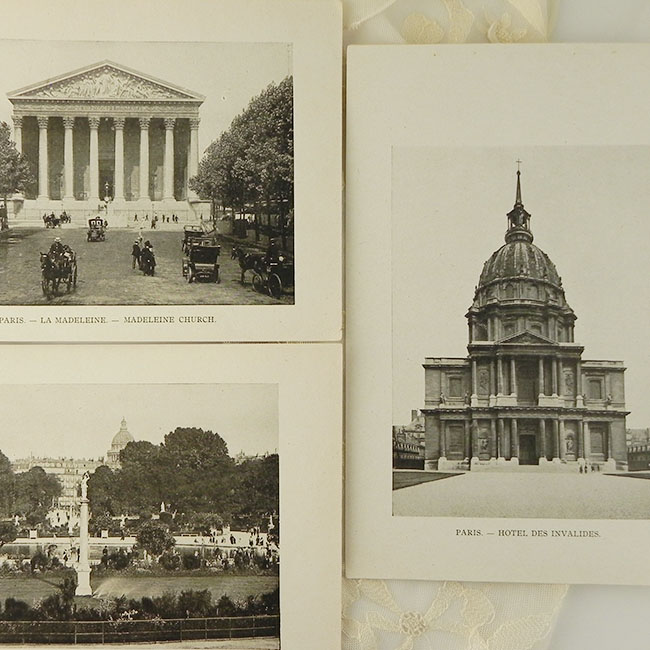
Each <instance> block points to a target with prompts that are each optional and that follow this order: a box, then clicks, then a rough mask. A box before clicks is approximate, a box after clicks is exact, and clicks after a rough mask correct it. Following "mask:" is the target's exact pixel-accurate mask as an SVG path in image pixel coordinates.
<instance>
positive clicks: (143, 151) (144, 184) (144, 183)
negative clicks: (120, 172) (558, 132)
mask: <svg viewBox="0 0 650 650" xmlns="http://www.w3.org/2000/svg"><path fill="white" fill-rule="evenodd" d="M138 122H139V123H140V198H141V199H149V122H150V118H148V117H141V118H140V119H139V120H138Z"/></svg>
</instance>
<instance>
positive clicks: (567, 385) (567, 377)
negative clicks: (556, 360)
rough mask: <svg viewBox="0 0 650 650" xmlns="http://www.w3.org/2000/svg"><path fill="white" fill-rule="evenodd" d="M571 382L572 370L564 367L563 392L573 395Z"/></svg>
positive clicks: (572, 382) (572, 379)
mask: <svg viewBox="0 0 650 650" xmlns="http://www.w3.org/2000/svg"><path fill="white" fill-rule="evenodd" d="M573 384H574V377H573V370H571V368H566V369H565V370H564V394H565V395H573Z"/></svg>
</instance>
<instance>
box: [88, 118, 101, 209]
mask: <svg viewBox="0 0 650 650" xmlns="http://www.w3.org/2000/svg"><path fill="white" fill-rule="evenodd" d="M88 125H89V126H90V196H89V197H88V200H89V201H92V202H94V203H95V204H97V203H99V132H98V129H99V118H98V117H89V118H88ZM92 207H93V209H95V207H96V206H92Z"/></svg>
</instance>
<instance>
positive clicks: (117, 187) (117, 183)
mask: <svg viewBox="0 0 650 650" xmlns="http://www.w3.org/2000/svg"><path fill="white" fill-rule="evenodd" d="M125 121H126V120H125V119H124V118H123V117H115V118H113V125H114V126H115V179H114V184H113V200H114V201H123V200H124V123H125Z"/></svg>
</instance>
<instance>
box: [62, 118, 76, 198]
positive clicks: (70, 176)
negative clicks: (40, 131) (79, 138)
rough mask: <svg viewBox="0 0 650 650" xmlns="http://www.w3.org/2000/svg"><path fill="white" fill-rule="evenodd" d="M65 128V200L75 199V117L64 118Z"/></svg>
mask: <svg viewBox="0 0 650 650" xmlns="http://www.w3.org/2000/svg"><path fill="white" fill-rule="evenodd" d="M63 128H64V129H65V133H64V140H63V165H64V179H65V190H64V193H63V198H64V200H68V201H72V200H73V199H74V190H73V183H74V166H73V161H72V156H73V153H72V151H73V143H72V134H73V129H74V117H67V116H66V117H64V118H63Z"/></svg>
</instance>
